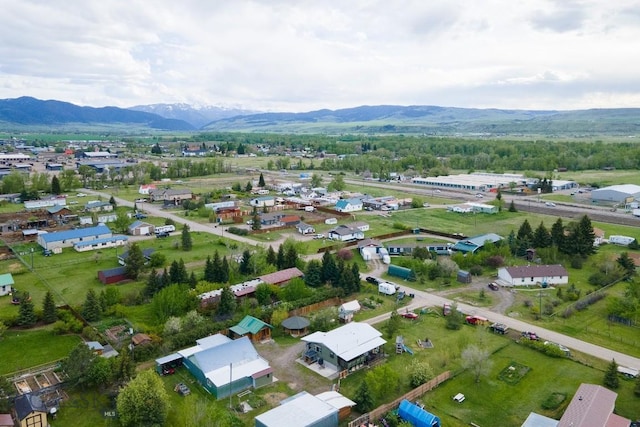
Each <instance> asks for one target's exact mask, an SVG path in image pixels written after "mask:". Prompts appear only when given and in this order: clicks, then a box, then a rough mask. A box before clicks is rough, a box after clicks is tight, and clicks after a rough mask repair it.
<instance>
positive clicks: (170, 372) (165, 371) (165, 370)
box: [162, 367, 176, 375]
mask: <svg viewBox="0 0 640 427" xmlns="http://www.w3.org/2000/svg"><path fill="white" fill-rule="evenodd" d="M175 373H176V370H175V369H173V368H171V367H167V368H163V369H162V375H173V374H175Z"/></svg>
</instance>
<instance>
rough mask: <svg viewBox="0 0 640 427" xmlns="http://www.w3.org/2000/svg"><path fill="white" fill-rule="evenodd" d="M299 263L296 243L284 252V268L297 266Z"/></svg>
mask: <svg viewBox="0 0 640 427" xmlns="http://www.w3.org/2000/svg"><path fill="white" fill-rule="evenodd" d="M297 263H298V251H297V250H296V247H295V246H294V245H288V246H287V249H286V251H285V254H284V268H292V267H295V266H296V265H297Z"/></svg>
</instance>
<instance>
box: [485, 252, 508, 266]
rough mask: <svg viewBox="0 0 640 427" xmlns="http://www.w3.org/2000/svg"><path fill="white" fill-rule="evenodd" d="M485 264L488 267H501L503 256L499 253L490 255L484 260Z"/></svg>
mask: <svg viewBox="0 0 640 427" xmlns="http://www.w3.org/2000/svg"><path fill="white" fill-rule="evenodd" d="M485 264H487V267H490V268H499V267H502V266H503V265H504V257H503V256H501V255H494V256H490V257H489V258H487V260H486V261H485Z"/></svg>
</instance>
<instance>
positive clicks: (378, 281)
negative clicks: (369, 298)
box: [365, 276, 380, 285]
mask: <svg viewBox="0 0 640 427" xmlns="http://www.w3.org/2000/svg"><path fill="white" fill-rule="evenodd" d="M365 280H366V281H367V282H369V283H371V284H373V285H377V284H378V283H380V280H378V279H376V278H375V277H371V276H367V278H366V279H365Z"/></svg>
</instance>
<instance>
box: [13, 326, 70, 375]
mask: <svg viewBox="0 0 640 427" xmlns="http://www.w3.org/2000/svg"><path fill="white" fill-rule="evenodd" d="M79 342H80V338H79V337H78V336H76V335H55V334H54V333H53V332H51V331H50V330H49V329H35V330H25V331H18V330H10V331H7V332H6V333H5V335H4V337H3V338H2V339H0V354H2V364H0V375H6V374H9V373H11V372H15V371H19V370H22V369H26V368H30V367H33V366H38V365H42V364H46V363H51V362H55V361H57V360H59V359H63V358H65V357H67V355H68V354H69V352H70V351H71V349H72V348H73V347H75V346H76V345H77V344H78V343H79ZM27 349H28V351H27Z"/></svg>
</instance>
